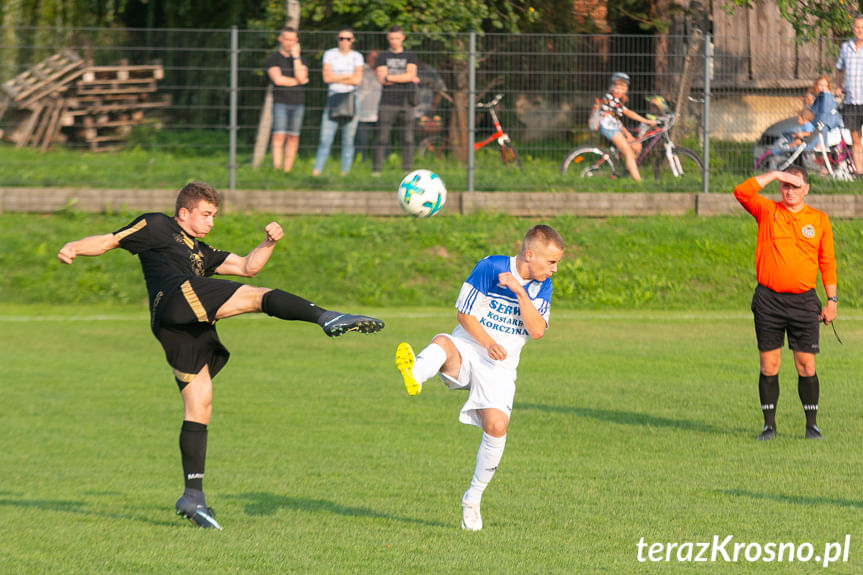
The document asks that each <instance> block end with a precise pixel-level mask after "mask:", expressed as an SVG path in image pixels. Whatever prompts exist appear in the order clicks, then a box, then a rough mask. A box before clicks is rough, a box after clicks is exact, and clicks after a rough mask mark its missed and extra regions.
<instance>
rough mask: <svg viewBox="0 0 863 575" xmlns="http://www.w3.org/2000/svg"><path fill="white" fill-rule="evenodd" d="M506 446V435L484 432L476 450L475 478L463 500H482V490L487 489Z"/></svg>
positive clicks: (473, 501) (477, 501) (470, 501)
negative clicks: (496, 435)
mask: <svg viewBox="0 0 863 575" xmlns="http://www.w3.org/2000/svg"><path fill="white" fill-rule="evenodd" d="M504 446H506V435H504V436H503V437H492V436H491V435H489V434H487V433H485V432H483V434H482V441H481V442H480V444H479V449H478V450H477V452H476V469H474V471H473V479H471V481H470V487H469V488H468V490H467V491H466V492H465V494H464V498H463V501H466V502H468V503H479V502H480V499H482V492H483V491H485V488H486V487H487V486H488V484H489V482H490V481H491V478H492V477H494V472H495V471H497V466H498V465H499V464H500V458H501V457H503V448H504Z"/></svg>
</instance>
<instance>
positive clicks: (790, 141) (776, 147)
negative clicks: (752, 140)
mask: <svg viewBox="0 0 863 575" xmlns="http://www.w3.org/2000/svg"><path fill="white" fill-rule="evenodd" d="M814 119H815V114H813V113H812V110H810V109H809V108H801V109H800V110H798V111H797V127H796V128H795V129H794V130H791V131H788V132H783V133H782V136H781V137H780V138H779V139H778V140H776V143H775V144H773V146H771V147H769V148H767V149H766V150H765V151H764V153H763V154H761V157H759V158H758V159H757V160H756V161H755V165H756V167H757V166H759V165H761V163H762V162H763V161H764V160H766V159H767V158H769V157H770V156H781V155H783V154H787V153H788V152H793V151H794V150H796V149H797V148H798V147H799V146H803V145H806V146H807V148H806V150H807V151H809V150H811V149H813V148H814V147H815V142H810V143H809V144H806V140H807V139H808V138H809V136H811V135H812V132H814V131H815V124H813V123H812V120H814Z"/></svg>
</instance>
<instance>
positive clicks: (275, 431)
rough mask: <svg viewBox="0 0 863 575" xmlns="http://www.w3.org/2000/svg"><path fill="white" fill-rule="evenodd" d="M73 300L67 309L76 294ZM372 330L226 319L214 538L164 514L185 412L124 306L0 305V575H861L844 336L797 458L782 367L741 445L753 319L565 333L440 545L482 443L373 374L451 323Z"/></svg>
mask: <svg viewBox="0 0 863 575" xmlns="http://www.w3.org/2000/svg"><path fill="white" fill-rule="evenodd" d="M72 289H75V288H72ZM359 309H360V310H362V311H366V312H370V313H374V314H377V315H379V316H380V317H382V318H384V319H385V320H386V321H387V328H386V329H385V330H384V331H383V332H382V333H380V334H376V335H374V336H352V335H349V336H347V337H344V338H340V339H337V340H328V339H327V338H325V337H323V335H322V334H321V333H320V330H319V329H318V328H317V327H315V326H311V325H307V324H292V323H283V322H279V321H277V320H274V319H271V318H263V317H244V318H234V319H230V320H227V321H224V322H220V324H219V330H220V333H221V336H222V339H223V340H224V342H225V343H226V345H227V346H228V348H229V349H231V351H232V352H233V356H232V359H231V361H230V363H229V364H228V366H227V368H226V369H225V370H224V372H223V373H222V374H220V375H219V377H218V378H217V379H216V388H215V389H216V395H215V409H214V416H213V421H212V424H211V426H210V430H211V431H210V439H209V456H208V465H207V478H206V480H205V486H206V489H207V492H208V496H209V503H210V504H211V505H213V506H214V507H215V508H216V510H217V512H218V518H219V520H220V522H221V523H222V525H223V526H224V527H225V530H224V531H223V532H219V533H214V532H210V531H204V530H195V529H193V528H192V527H191V526H189V525H188V523H187V522H184V521H181V520H179V519H177V518H176V517H175V516H173V513H172V507H173V503H174V500H175V499H176V497H178V496H179V494H180V491H181V489H182V481H181V473H180V465H179V463H180V462H179V455H178V453H177V435H178V430H179V426H180V420H181V418H182V410H181V405H180V400H179V397H178V395H177V392H176V388H175V386H174V383H173V381H172V377H171V373H170V371H169V369H168V368H167V367H166V366H165V364H164V361H163V359H162V354H161V350H160V348H159V346H158V344H157V342H156V341H155V340H154V339H153V338H152V336H151V335H150V334H149V330H148V328H147V314H146V311H145V310H142V309H141V307H140V306H137V305H136V306H95V305H86V306H80V305H75V306H72V305H68V306H44V305H40V306H37V305H10V304H2V305H0V349H2V350H3V359H2V361H0V405H2V410H0V429H2V438H3V449H2V450H0V469H2V470H3V474H2V475H3V479H2V484H0V565H2V572H3V573H12V574H19V573H21V574H29V573H45V572H59V573H64V574H78V573H81V574H90V573H118V574H120V573H122V574H127V573H148V574H151V573H154V574H160V573H166V574H167V573H177V572H201V571H207V572H212V573H262V574H263V573H266V574H270V573H315V574H318V573H334V574H343V573H363V574H376V575H378V574H389V573H393V574H405V573H416V574H425V573H439V574H445V573H464V572H477V573H567V574H569V573H591V574H592V573H614V574H620V573H675V574H678V573H704V572H707V571H709V572H711V573H729V572H745V573H783V574H793V573H811V572H815V571H821V570H823V569H822V568H821V567H820V566H816V565H815V564H814V563H812V562H810V563H802V562H794V563H787V562H786V563H782V564H777V563H775V562H774V563H764V562H758V563H752V564H749V563H746V562H745V561H743V560H742V559H741V560H740V562H738V563H736V564H726V563H724V562H721V561H720V562H717V563H708V564H705V565H702V564H697V563H696V564H693V563H677V562H672V563H662V562H660V563H639V562H638V560H637V548H636V544H637V543H638V541H639V539H640V538H641V537H644V538H645V540H646V541H648V542H681V543H682V542H687V541H692V542H700V541H711V540H712V538H713V537H714V536H715V535H719V536H720V538H724V537H725V536H727V535H733V536H734V541H736V542H758V543H761V544H766V543H769V542H792V543H795V544H797V545H800V544H803V543H811V544H813V545H814V546H815V550H816V552H817V553H818V554H820V553H821V551H822V550H823V548H824V545H825V544H826V543H827V542H832V541H843V540H844V537H845V535H846V534H850V535H851V548H850V560H849V562H848V563H835V564H834V565H832V566H831V567H830V568H829V569H827V570H824V571H825V572H829V573H860V571H861V568H863V555H861V552H860V547H859V538H860V535H861V533H860V529H859V525H860V521H859V515H860V509H861V507H863V499H861V496H860V493H859V489H858V488H857V486H858V484H859V469H860V468H861V465H863V456H861V452H860V449H859V437H860V435H861V433H863V420H861V419H860V417H859V413H858V411H859V410H858V408H857V405H858V403H859V401H858V395H859V394H858V387H859V386H858V380H859V354H858V353H857V352H855V351H854V350H855V349H857V348H858V347H859V345H860V342H861V341H863V323H862V322H861V321H863V317H861V316H859V315H855V314H854V313H853V312H847V311H846V316H845V319H844V320H842V321H841V323H840V324H839V328H840V333H841V335H842V337H843V340H844V341H845V345H844V346H840V345H839V344H838V343H837V342H836V341H835V340H834V339H833V338H832V334H829V332H825V333H824V337H822V348H823V353H822V355H821V356H819V359H818V361H819V375H820V377H821V381H822V397H821V413H820V417H819V423H820V424H821V426H822V428H823V429H824V433H825V437H826V438H827V439H826V441H824V442H811V441H806V440H804V439H802V435H803V418H802V410H801V408H800V405H799V402H798V400H797V397H796V393H795V392H794V387H795V380H796V378H794V377H793V376H792V375H791V373H792V372H793V368H792V364H791V358H790V356H788V355H786V356H785V358H784V361H785V365H784V366H783V371H782V373H783V376H782V378H781V382H782V389H783V393H782V397H781V399H780V403H779V410H778V416H777V420H778V426H779V431H780V436H779V438H778V439H777V440H775V441H773V442H769V443H767V444H760V443H757V442H755V441H754V439H753V438H754V436H755V434H756V433H757V432H758V430H759V427H760V419H761V417H760V411H759V409H758V404H757V401H758V396H757V384H756V382H757V369H758V368H757V354H756V350H755V342H754V334H753V330H752V324H751V318H750V317H749V314H748V312H747V310H746V309H743V308H740V309H735V310H734V311H733V312H727V311H726V312H702V311H698V310H694V309H693V310H689V311H679V312H673V311H649V310H647V311H644V310H643V311H637V310H636V311H609V312H598V311H583V310H582V311H575V310H565V309H558V308H555V309H554V310H553V311H552V319H551V326H550V327H551V329H550V330H549V331H548V332H547V334H546V336H545V337H544V338H543V339H541V340H540V341H538V342H531V343H530V344H529V345H528V346H527V347H526V348H525V350H524V352H523V354H522V362H521V366H520V370H519V382H518V385H519V389H518V393H517V394H516V403H515V406H514V412H513V419H512V424H511V427H510V430H509V437H508V443H507V449H506V453H505V455H504V459H503V461H502V464H501V467H500V469H499V471H498V473H497V475H496V476H495V478H494V480H493V482H492V484H491V485H490V486H489V488H488V490H487V492H486V495H485V498H484V501H483V517H484V523H485V529H484V531H482V532H480V533H473V534H472V533H464V532H461V531H460V530H459V529H458V523H459V518H460V515H459V513H460V508H459V499H460V497H461V494H462V493H463V491H464V489H465V488H466V485H467V483H468V481H469V479H470V475H471V473H472V469H473V463H474V456H475V451H476V447H477V445H478V442H479V432H478V430H477V429H475V428H471V427H467V426H464V425H461V424H459V423H458V421H457V412H458V409H459V406H460V404H461V401H462V400H463V398H464V395H463V394H462V393H460V392H449V391H446V390H445V389H444V388H443V386H441V385H440V384H438V383H436V382H435V381H430V382H429V383H428V384H427V386H426V389H424V391H423V393H422V394H421V395H420V396H418V397H415V398H409V397H408V396H407V395H406V394H405V393H404V390H403V386H402V385H401V379H400V377H399V376H398V374H397V373H396V371H395V369H394V367H393V365H392V362H393V359H392V354H393V351H394V349H395V346H396V344H397V343H398V342H399V341H402V340H407V341H410V342H412V343H413V344H414V345H415V347H421V346H422V345H424V344H425V342H427V341H428V340H429V338H430V337H431V336H432V335H434V334H435V333H437V332H439V331H448V330H450V329H451V328H452V326H453V325H454V311H453V310H452V309H451V308H449V307H448V308H405V307H398V308H390V307H386V308H371V307H361V308H359Z"/></svg>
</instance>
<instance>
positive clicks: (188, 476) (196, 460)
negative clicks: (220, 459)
mask: <svg viewBox="0 0 863 575" xmlns="http://www.w3.org/2000/svg"><path fill="white" fill-rule="evenodd" d="M180 455H181V456H182V459H183V479H184V480H185V482H186V491H187V492H188V491H189V490H193V491H200V492H203V490H204V488H203V482H204V460H205V459H206V458H207V426H206V425H204V424H203V423H197V422H194V421H183V427H182V428H180Z"/></svg>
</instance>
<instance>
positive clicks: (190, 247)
mask: <svg viewBox="0 0 863 575" xmlns="http://www.w3.org/2000/svg"><path fill="white" fill-rule="evenodd" d="M114 237H116V238H117V241H119V242H120V247H121V248H123V249H124V250H127V251H129V252H130V253H133V254H136V255H137V256H138V258H139V259H140V260H141V269H142V270H143V272H144V279H145V281H146V282H147V293H148V294H149V296H150V297H149V300H150V309H151V310H152V308H153V304H154V302H155V301H157V299H158V298H157V295H158V294H159V293H160V292H161V293H162V294H163V295H167V294H169V293H170V292H171V291H173V290H174V289H177V288H178V287H179V286H180V285H181V284H182V283H183V282H185V281H186V280H188V279H189V278H193V277H209V276H211V275H213V274H214V273H215V271H216V268H217V267H219V266H220V265H221V264H222V262H224V261H225V258H227V257H228V255H230V252H224V251H221V250H216V249H214V248H212V247H210V246H209V245H207V244H205V243H203V242H199V241H198V240H197V239H196V238H193V237H191V236H189V234H187V233H186V232H184V231H183V228H181V227H180V225H179V224H178V223H177V222H176V220H174V218H172V217H169V216H166V215H165V214H160V213H152V214H143V215H141V216H138V217H137V218H136V219H135V220H133V221H132V223H130V224H129V225H127V226H125V227H123V228H120V229H119V230H117V231H116V232H114Z"/></svg>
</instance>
